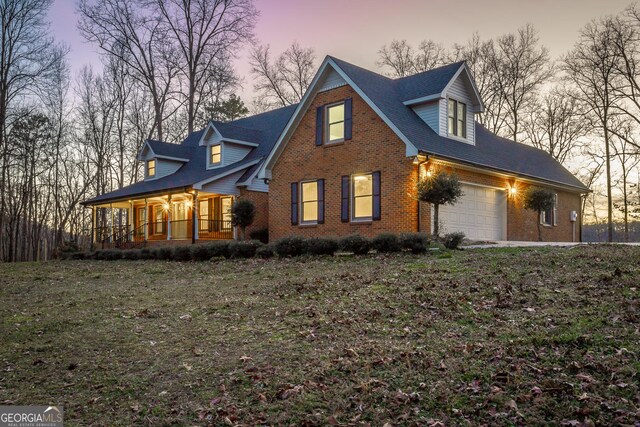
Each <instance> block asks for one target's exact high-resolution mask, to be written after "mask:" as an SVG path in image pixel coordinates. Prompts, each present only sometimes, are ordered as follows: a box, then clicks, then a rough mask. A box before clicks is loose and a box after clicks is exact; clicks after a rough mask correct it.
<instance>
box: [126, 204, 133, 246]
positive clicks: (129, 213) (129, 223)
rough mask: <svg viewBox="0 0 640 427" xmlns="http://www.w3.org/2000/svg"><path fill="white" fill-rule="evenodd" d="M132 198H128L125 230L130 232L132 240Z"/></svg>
mask: <svg viewBox="0 0 640 427" xmlns="http://www.w3.org/2000/svg"><path fill="white" fill-rule="evenodd" d="M133 229H134V225H133V200H129V209H128V211H127V232H128V233H130V234H131V238H132V240H133Z"/></svg>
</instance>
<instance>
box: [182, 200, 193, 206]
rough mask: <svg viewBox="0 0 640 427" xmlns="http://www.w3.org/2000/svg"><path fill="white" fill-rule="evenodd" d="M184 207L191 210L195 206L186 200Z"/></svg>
mask: <svg viewBox="0 0 640 427" xmlns="http://www.w3.org/2000/svg"><path fill="white" fill-rule="evenodd" d="M184 205H185V206H186V207H188V208H190V207H191V206H193V203H192V202H191V200H185V201H184Z"/></svg>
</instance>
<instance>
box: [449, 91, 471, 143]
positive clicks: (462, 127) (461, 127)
mask: <svg viewBox="0 0 640 427" xmlns="http://www.w3.org/2000/svg"><path fill="white" fill-rule="evenodd" d="M447 117H448V121H447V132H448V133H449V135H453V136H457V137H460V138H466V137H467V104H464V103H462V102H459V101H456V100H454V99H449V107H448V114H447Z"/></svg>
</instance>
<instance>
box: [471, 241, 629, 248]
mask: <svg viewBox="0 0 640 427" xmlns="http://www.w3.org/2000/svg"><path fill="white" fill-rule="evenodd" d="M608 244H613V245H630V246H640V242H629V243H624V242H613V243H606V242H517V241H514V242H511V241H506V240H499V241H496V242H493V243H479V244H477V245H469V246H462V247H463V248H465V249H486V248H535V247H544V246H557V247H568V246H579V245H608Z"/></svg>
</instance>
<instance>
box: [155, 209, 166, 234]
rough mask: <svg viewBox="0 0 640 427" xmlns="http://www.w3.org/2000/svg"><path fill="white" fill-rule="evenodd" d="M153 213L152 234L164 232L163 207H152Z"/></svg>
mask: <svg viewBox="0 0 640 427" xmlns="http://www.w3.org/2000/svg"><path fill="white" fill-rule="evenodd" d="M153 213H154V219H153V220H154V221H155V223H154V227H153V229H154V234H163V233H164V208H163V207H162V206H160V205H157V206H154V207H153Z"/></svg>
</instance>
